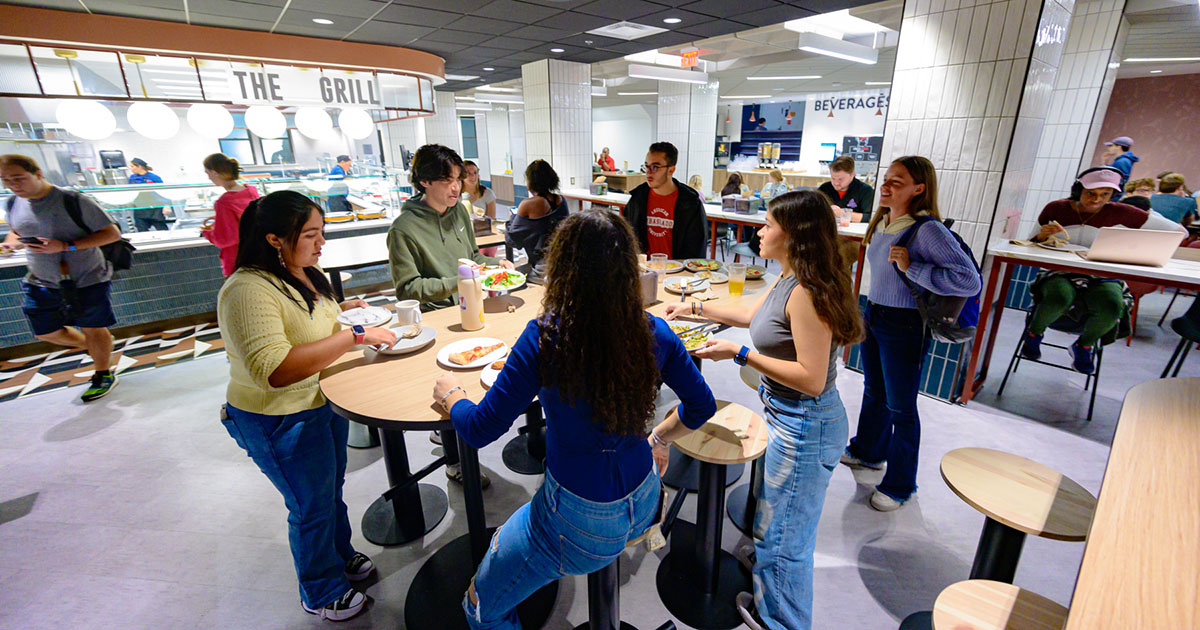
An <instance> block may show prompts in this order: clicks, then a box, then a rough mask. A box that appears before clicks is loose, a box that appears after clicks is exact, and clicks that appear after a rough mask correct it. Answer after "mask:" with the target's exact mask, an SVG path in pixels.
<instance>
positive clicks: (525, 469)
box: [504, 433, 546, 475]
mask: <svg viewBox="0 0 1200 630" xmlns="http://www.w3.org/2000/svg"><path fill="white" fill-rule="evenodd" d="M504 465H505V466H507V467H508V469H509V470H511V471H513V472H515V473H519V474H522V475H540V474H542V473H544V472H546V467H545V465H543V463H542V460H540V459H534V457H533V455H530V454H529V434H527V433H522V434H521V435H518V436H517V437H515V438H513V439H511V440H509V441H508V444H505V445H504Z"/></svg>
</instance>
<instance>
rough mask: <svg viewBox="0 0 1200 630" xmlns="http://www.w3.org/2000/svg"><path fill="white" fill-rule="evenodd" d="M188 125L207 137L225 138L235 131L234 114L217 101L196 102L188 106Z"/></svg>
mask: <svg viewBox="0 0 1200 630" xmlns="http://www.w3.org/2000/svg"><path fill="white" fill-rule="evenodd" d="M187 121H188V126H190V127H191V128H192V131H195V132H196V133H197V134H200V135H201V136H204V137H205V138H214V139H215V138H224V137H226V136H228V135H229V134H230V133H233V115H232V114H230V113H229V111H228V110H226V109H225V108H224V107H222V106H220V105H217V104H216V103H196V104H195V105H192V106H191V107H189V108H188V113H187Z"/></svg>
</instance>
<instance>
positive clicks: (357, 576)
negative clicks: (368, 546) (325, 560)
mask: <svg viewBox="0 0 1200 630" xmlns="http://www.w3.org/2000/svg"><path fill="white" fill-rule="evenodd" d="M374 572H375V563H374V562H371V559H370V558H368V557H367V554H365V553H362V552H355V554H354V557H352V558H350V560H349V561H348V562H346V579H348V580H350V581H351V582H358V581H360V580H365V579H367V577H368V576H370V575H371V574H372V573H374Z"/></svg>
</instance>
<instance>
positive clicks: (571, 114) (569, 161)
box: [521, 59, 592, 188]
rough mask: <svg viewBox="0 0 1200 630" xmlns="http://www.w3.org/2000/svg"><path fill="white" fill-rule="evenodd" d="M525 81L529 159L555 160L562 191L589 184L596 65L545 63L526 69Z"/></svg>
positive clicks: (522, 79) (548, 61) (526, 131)
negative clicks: (593, 71)
mask: <svg viewBox="0 0 1200 630" xmlns="http://www.w3.org/2000/svg"><path fill="white" fill-rule="evenodd" d="M521 83H522V85H523V87H524V94H525V97H524V101H525V106H524V109H525V112H524V113H525V145H526V146H525V150H526V153H527V158H528V160H529V161H533V160H536V159H543V160H546V161H548V162H550V164H551V165H552V166H553V167H554V170H555V171H557V172H558V176H559V179H560V180H561V182H562V187H563V188H571V187H584V186H586V184H587V182H590V181H591V179H592V166H591V165H592V88H591V83H592V70H591V66H590V65H588V64H585V63H574V62H569V61H560V60H557V59H543V60H541V61H535V62H533V63H527V64H525V65H523V66H521ZM523 168H524V165H522V169H523ZM572 180H574V181H573V182H572Z"/></svg>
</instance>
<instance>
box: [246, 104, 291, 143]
mask: <svg viewBox="0 0 1200 630" xmlns="http://www.w3.org/2000/svg"><path fill="white" fill-rule="evenodd" d="M246 128H248V129H249V130H250V131H252V132H254V135H256V136H258V137H259V138H282V137H283V136H284V134H286V133H287V119H286V118H284V117H283V113H282V112H280V111H279V110H278V109H275V108H274V107H271V106H269V105H251V106H250V107H249V108H247V109H246Z"/></svg>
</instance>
